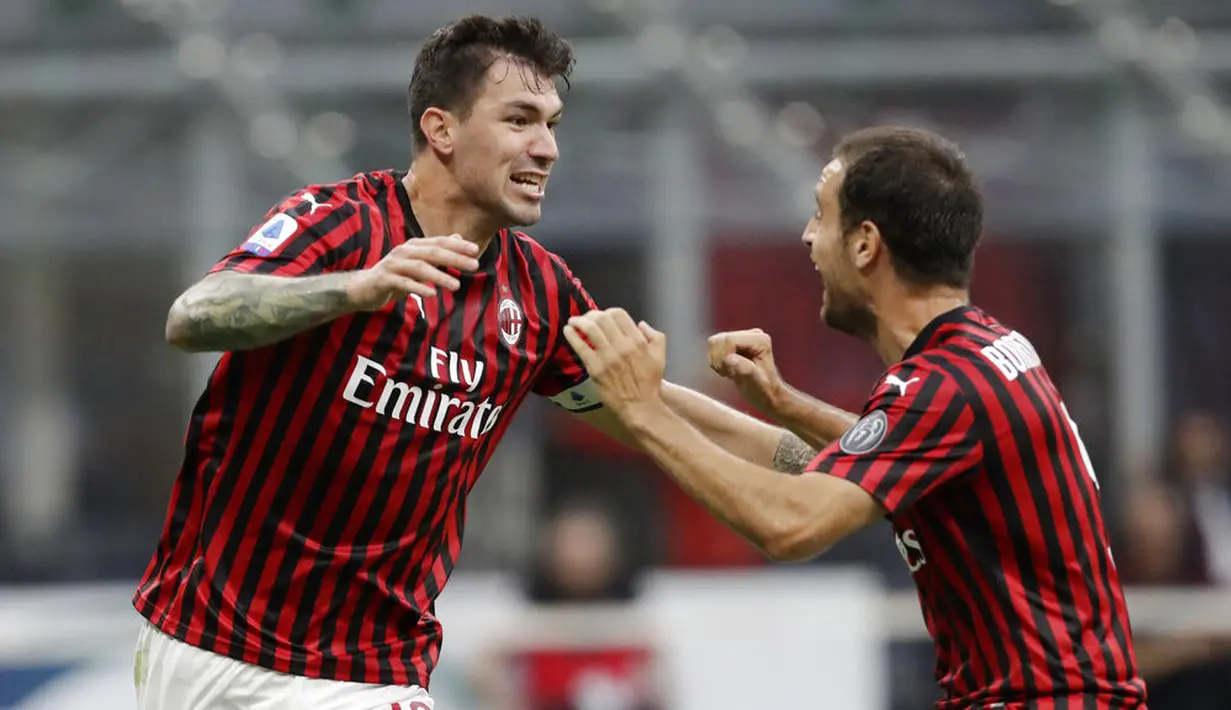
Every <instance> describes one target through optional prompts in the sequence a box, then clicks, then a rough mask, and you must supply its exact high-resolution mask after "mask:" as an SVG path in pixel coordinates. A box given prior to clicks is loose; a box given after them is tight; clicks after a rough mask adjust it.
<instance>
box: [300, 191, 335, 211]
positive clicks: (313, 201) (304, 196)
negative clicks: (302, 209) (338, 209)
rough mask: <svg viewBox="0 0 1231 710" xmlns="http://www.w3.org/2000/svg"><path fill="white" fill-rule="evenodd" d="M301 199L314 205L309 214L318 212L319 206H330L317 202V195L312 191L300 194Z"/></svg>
mask: <svg viewBox="0 0 1231 710" xmlns="http://www.w3.org/2000/svg"><path fill="white" fill-rule="evenodd" d="M299 199H301V200H304V201H305V202H307V203H308V204H310V205H312V210H311V211H310V212H308V214H310V215H313V214H316V208H317V207H328V206H329V205H328V204H324V205H322V204H321V203H319V202H317V201H316V195H313V194H312V193H311V192H305V193H303V194H302V195H300V196H299Z"/></svg>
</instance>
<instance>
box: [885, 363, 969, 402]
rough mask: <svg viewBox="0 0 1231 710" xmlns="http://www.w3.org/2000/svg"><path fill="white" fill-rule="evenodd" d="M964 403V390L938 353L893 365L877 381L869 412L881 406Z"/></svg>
mask: <svg viewBox="0 0 1231 710" xmlns="http://www.w3.org/2000/svg"><path fill="white" fill-rule="evenodd" d="M963 400H964V394H963V388H962V386H961V383H960V382H959V381H958V378H957V377H955V374H954V372H953V370H952V369H951V368H950V367H949V363H947V362H946V360H945V358H944V356H943V355H941V354H940V353H939V352H938V351H937V350H929V351H926V352H924V353H920V354H917V355H912V356H910V357H907V358H905V359H904V360H902V361H901V362H898V363H897V364H895V365H893V366H892V367H890V368H889V369H887V370H886V371H885V374H884V375H882V376H881V378H880V379H879V380H878V381H877V383H876V386H875V387H874V388H873V390H872V396H871V398H870V399H869V401H868V409H876V408H879V407H883V406H888V405H892V406H896V407H905V408H913V407H923V408H928V407H932V406H935V405H936V404H937V403H938V402H943V403H946V404H947V403H958V402H961V401H963Z"/></svg>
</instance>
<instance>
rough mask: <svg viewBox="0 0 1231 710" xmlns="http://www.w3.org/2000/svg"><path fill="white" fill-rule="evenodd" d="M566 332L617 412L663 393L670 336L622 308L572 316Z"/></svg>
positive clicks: (627, 410)
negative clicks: (637, 319)
mask: <svg viewBox="0 0 1231 710" xmlns="http://www.w3.org/2000/svg"><path fill="white" fill-rule="evenodd" d="M564 337H565V338H566V339H568V342H569V345H572V346H573V350H574V351H576V352H577V355H578V357H580V358H581V362H582V364H583V365H585V368H586V372H588V373H589V374H590V379H591V380H592V381H593V382H594V384H595V386H596V387H597V388H598V392H599V396H600V397H601V398H602V400H603V404H604V405H606V406H607V407H608V408H610V409H611V410H612V411H614V412H615V413H616V414H617V415H619V416H627V415H628V414H630V413H631V411H632V410H633V409H635V408H636V407H637V406H639V405H644V404H653V403H657V402H658V401H659V400H660V397H661V395H662V382H663V374H664V372H665V371H666V368H667V336H665V335H663V334H662V333H660V332H658V331H657V330H654V329H653V328H651V327H650V326H648V325H646V324H645V323H644V322H642V323H634V322H633V319H632V318H631V317H630V316H629V315H628V313H627V312H626V311H625V310H624V309H622V308H610V309H607V310H605V311H600V310H595V311H590V312H589V313H586V314H585V315H582V316H574V317H573V318H570V319H569V322H568V325H566V326H565V327H564Z"/></svg>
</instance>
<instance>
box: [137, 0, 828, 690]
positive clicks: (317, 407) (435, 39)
mask: <svg viewBox="0 0 1231 710" xmlns="http://www.w3.org/2000/svg"><path fill="white" fill-rule="evenodd" d="M573 63H574V59H573V54H572V50H571V49H570V48H569V46H568V44H566V43H565V42H563V41H562V40H561V39H560V38H559V37H557V36H556V35H555V34H553V33H551V32H549V31H548V30H546V29H545V28H544V27H543V26H542V25H541V24H540V23H539V22H537V21H535V20H530V19H525V18H504V19H493V18H488V17H482V16H472V17H468V18H465V19H462V20H459V21H458V22H455V23H453V24H451V25H448V26H446V27H444V28H443V29H441V30H439V31H437V32H436V33H435V34H434V35H433V36H432V37H430V38H429V39H428V40H427V42H426V43H425V44H424V46H423V47H422V50H421V52H420V54H419V56H418V58H417V61H416V64H415V68H414V72H413V76H412V78H411V81H410V87H409V107H410V115H411V119H412V125H411V128H412V130H413V138H414V157H413V161H412V164H411V166H410V170H409V171H408V172H402V171H377V172H369V173H363V174H359V175H356V176H354V177H353V178H351V179H348V180H344V181H342V182H338V183H335V184H328V185H312V186H308V187H305V188H303V189H298V190H295V191H294V192H292V193H291V194H290V195H288V196H287V197H286V198H285V199H284V200H282V201H280V202H279V203H278V204H277V205H276V206H274V207H273V209H271V210H270V211H269V212H268V213H267V214H266V215H265V217H264V219H263V220H262V222H261V224H260V225H259V226H257V227H255V228H254V229H253V230H252V231H251V233H250V234H249V236H248V237H247V239H246V240H245V241H243V243H242V244H240V245H239V246H238V247H237V248H236V249H235V250H234V251H232V252H231V253H230V254H228V255H226V256H225V258H223V259H222V260H221V261H220V262H219V263H218V264H217V266H216V267H215V268H214V269H213V270H212V271H211V273H210V274H208V275H206V276H205V277H204V278H203V279H202V280H201V281H200V282H198V283H197V284H195V285H194V286H192V287H191V288H189V289H188V290H187V291H185V292H184V293H183V294H182V295H181V296H180V297H179V298H178V299H177V300H176V302H175V304H174V305H173V306H172V308H171V311H170V314H169V316H168V320H167V338H168V340H169V341H170V342H171V343H173V344H174V345H176V346H178V347H180V348H183V349H185V350H189V351H201V350H212V351H222V352H223V355H222V356H221V358H220V360H219V362H218V364H217V367H216V369H215V370H214V372H213V373H212V375H211V377H210V378H209V381H208V384H207V385H206V386H205V390H204V392H203V393H202V395H201V397H200V399H199V400H198V402H197V405H196V407H195V409H194V411H193V413H192V417H191V421H190V423H189V428H188V434H187V439H186V442H185V453H184V460H183V465H182V468H181V470H180V473H179V476H178V478H177V480H176V482H175V486H174V488H173V493H172V498H171V502H170V509H169V512H168V517H167V522H166V527H165V530H164V533H163V536H162V540H161V542H160V544H159V545H158V547H157V550H156V551H155V553H154V555H153V559H152V560H151V562H150V565H149V567H148V569H147V571H146V573H145V575H144V578H143V579H142V580H141V582H140V586H139V588H138V590H137V592H136V595H135V599H134V605H135V606H136V608H137V610H138V611H139V612H140V613H141V614H142V615H143V616H144V617H145V619H146V620H147V623H145V624H143V626H142V629H141V631H140V638H139V640H138V646H137V655H136V674H135V675H136V682H137V694H138V701H139V706H140V707H141V708H142V709H143V710H147V709H148V710H155V709H157V710H169V709H171V708H175V709H176V710H181V709H188V710H192V709H196V708H206V707H210V708H212V707H222V708H241V709H242V708H257V707H261V708H267V707H310V708H313V710H331V709H333V708H338V709H342V708H347V709H355V708H376V707H382V708H389V707H392V708H394V710H421V709H422V708H426V707H430V706H431V700H430V698H429V696H428V694H427V687H428V680H429V676H430V674H431V671H432V668H433V666H434V664H435V663H436V660H437V658H438V654H439V652H440V647H441V626H440V624H439V623H438V622H437V620H436V618H435V617H434V616H433V602H434V600H435V599H436V597H437V595H438V594H439V593H440V591H441V589H442V588H443V587H444V585H445V582H446V580H447V579H448V577H449V573H450V571H451V570H452V568H453V565H454V561H455V560H456V559H457V555H458V551H459V548H460V547H461V542H462V526H463V520H464V518H465V501H466V495H467V493H468V492H469V491H470V489H471V487H472V486H473V485H474V483H475V480H476V478H477V477H478V475H479V473H480V472H481V471H482V469H483V467H484V465H485V463H486V462H487V461H488V458H489V457H490V456H491V454H492V450H493V449H494V447H495V446H496V445H497V443H498V442H499V440H500V438H501V436H502V435H503V434H504V432H505V431H506V429H507V427H508V425H509V421H510V419H511V418H512V416H513V414H514V412H516V411H517V409H518V407H520V406H521V404H522V403H523V402H524V401H525V400H526V398H527V396H529V395H530V394H532V393H533V394H536V395H540V396H543V397H548V398H551V400H552V401H554V402H556V403H557V404H559V405H560V406H561V407H563V408H565V409H566V410H568V411H570V412H573V413H575V414H577V415H578V416H580V417H583V418H585V420H586V421H588V422H589V423H591V424H593V425H594V426H596V427H598V428H599V429H601V430H603V431H604V432H607V433H608V434H610V435H612V436H614V437H617V438H619V439H621V440H624V441H631V440H632V439H631V437H630V435H629V434H628V433H627V431H625V430H624V429H623V427H622V425H621V424H620V422H619V420H618V419H617V418H616V417H615V416H614V415H612V414H611V413H610V412H608V411H607V410H605V409H604V408H603V406H602V402H601V400H600V399H598V397H597V396H596V394H595V392H594V389H593V386H592V385H591V384H590V383H589V382H588V380H587V375H586V372H585V370H584V368H583V367H582V366H581V364H580V362H578V360H577V359H576V357H575V355H574V353H573V352H572V351H571V350H570V348H569V346H568V344H567V343H566V341H565V339H564V336H563V328H564V325H565V322H566V320H567V319H568V318H569V316H571V315H578V314H581V313H584V312H586V311H588V310H590V309H592V308H593V307H594V304H593V302H592V300H591V299H590V296H589V295H588V294H587V293H586V291H585V289H584V288H583V287H582V285H581V283H580V282H579V281H578V280H577V279H576V278H574V276H573V275H572V274H571V273H570V271H569V269H568V267H567V266H566V265H565V264H564V262H563V261H562V260H561V259H560V258H559V257H557V256H556V255H554V254H552V253H551V252H549V251H547V250H546V249H544V248H543V247H542V246H540V245H539V244H538V243H537V242H535V241H533V240H532V239H530V238H529V237H527V236H526V235H524V234H520V233H517V232H514V231H511V230H510V229H509V228H510V227H513V226H519V225H529V224H533V223H535V222H536V221H538V219H539V216H540V212H541V204H542V201H543V198H544V192H545V187H546V185H547V178H548V175H549V173H550V171H551V168H552V165H553V164H554V163H555V161H556V159H557V157H558V152H557V145H556V139H555V127H556V124H557V122H558V121H559V120H560V115H561V106H562V103H561V99H560V96H559V93H558V91H557V87H556V81H558V80H563V79H567V77H568V74H569V72H570V70H571V68H572V66H573ZM667 389H668V393H669V394H668V397H669V399H670V400H671V403H672V406H674V407H676V408H677V410H678V411H680V412H681V413H682V414H683V415H684V416H686V417H687V418H688V419H689V420H690V421H693V422H694V424H695V425H696V426H697V427H699V428H700V429H701V430H703V431H706V432H707V433H708V434H710V435H711V436H713V437H714V438H715V440H716V441H719V442H721V443H722V444H723V445H724V446H726V447H729V448H730V450H731V451H732V452H734V453H736V454H737V455H740V456H741V457H744V458H747V459H748V460H750V461H756V462H759V463H760V464H762V465H766V466H771V465H772V466H774V467H776V468H779V469H782V470H795V471H801V470H802V468H803V466H804V465H805V464H806V463H807V462H808V460H810V459H811V457H812V454H813V453H814V451H813V450H812V449H811V448H809V447H808V446H807V445H805V444H804V443H803V442H802V441H800V440H799V438H798V437H796V436H795V435H793V434H790V433H789V432H785V431H784V430H781V429H778V428H776V427H772V426H770V425H768V424H765V423H763V422H761V421H759V420H757V419H755V418H753V417H748V416H745V415H743V414H741V413H738V412H736V411H735V410H732V409H729V408H726V407H724V406H722V405H720V404H718V403H716V402H714V401H712V400H709V399H707V398H705V397H703V396H701V395H699V394H696V393H694V392H691V391H689V390H685V389H683V388H679V387H668V388H667Z"/></svg>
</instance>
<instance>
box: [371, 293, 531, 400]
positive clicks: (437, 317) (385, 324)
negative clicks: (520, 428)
mask: <svg viewBox="0 0 1231 710" xmlns="http://www.w3.org/2000/svg"><path fill="white" fill-rule="evenodd" d="M549 316H550V314H546V313H542V312H541V310H540V309H539V308H538V307H537V304H536V303H535V302H534V299H533V298H532V297H531V298H525V297H522V296H520V295H519V292H518V291H517V290H515V289H514V288H513V286H511V285H510V284H508V283H507V282H505V281H504V280H503V279H501V278H499V277H498V275H495V274H488V275H483V276H480V277H473V278H471V279H468V280H467V282H466V283H464V284H463V287H462V288H461V289H459V290H458V291H456V292H449V291H444V290H440V291H438V292H437V293H436V295H435V296H428V297H420V296H409V297H406V298H404V299H400V300H399V301H397V302H395V303H392V304H390V305H388V306H386V307H385V308H384V309H382V310H381V311H379V312H377V313H375V314H372V317H371V323H369V326H368V327H367V328H366V329H365V330H364V335H363V341H362V343H361V344H360V345H359V347H358V348H357V349H358V351H359V352H360V353H361V354H364V356H365V357H367V358H369V359H371V360H372V361H373V362H376V363H379V365H380V368H381V369H382V370H384V374H385V376H386V377H387V378H389V379H391V380H396V381H397V382H401V383H405V384H406V385H409V386H415V387H421V388H424V389H427V388H431V389H432V390H435V391H437V392H439V393H440V394H450V395H454V396H470V397H473V396H479V395H481V396H484V397H487V396H498V397H499V398H501V399H504V398H506V397H512V396H516V395H517V394H518V393H520V392H521V391H522V390H525V389H527V388H529V387H530V386H531V384H532V383H533V382H534V380H535V379H536V378H537V375H538V372H539V370H540V369H541V366H542V364H543V363H544V361H545V359H546V357H547V353H549V352H550V349H551V347H553V345H554V340H555V338H554V337H552V333H551V330H552V329H551V323H550V322H549V320H550V317H549Z"/></svg>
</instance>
